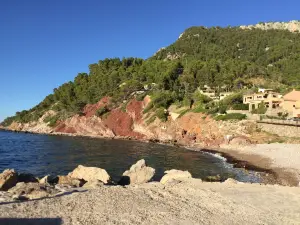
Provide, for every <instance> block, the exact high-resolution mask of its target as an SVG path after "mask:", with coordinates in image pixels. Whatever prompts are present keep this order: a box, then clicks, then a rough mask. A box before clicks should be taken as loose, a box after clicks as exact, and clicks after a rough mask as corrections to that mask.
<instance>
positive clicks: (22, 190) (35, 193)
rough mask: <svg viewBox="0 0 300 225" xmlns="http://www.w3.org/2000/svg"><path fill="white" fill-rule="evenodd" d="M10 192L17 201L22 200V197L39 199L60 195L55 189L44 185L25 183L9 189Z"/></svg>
mask: <svg viewBox="0 0 300 225" xmlns="http://www.w3.org/2000/svg"><path fill="white" fill-rule="evenodd" d="M8 192H9V193H11V194H13V195H14V196H17V197H16V198H17V199H20V196H21V197H22V198H24V199H38V198H44V197H49V196H51V195H53V194H56V193H58V191H57V190H55V189H54V188H53V187H50V186H47V185H44V184H40V183H24V182H20V183H17V185H16V186H15V187H13V188H11V189H9V190H8Z"/></svg>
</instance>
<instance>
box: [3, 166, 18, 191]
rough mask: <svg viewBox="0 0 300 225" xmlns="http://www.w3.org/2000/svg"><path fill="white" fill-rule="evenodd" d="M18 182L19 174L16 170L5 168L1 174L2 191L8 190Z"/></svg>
mask: <svg viewBox="0 0 300 225" xmlns="http://www.w3.org/2000/svg"><path fill="white" fill-rule="evenodd" d="M17 182H18V174H17V173H16V172H15V171H14V170H10V169H7V170H4V171H3V173H1V174H0V191H7V190H8V189H10V188H12V187H13V186H15V185H16V184H17Z"/></svg>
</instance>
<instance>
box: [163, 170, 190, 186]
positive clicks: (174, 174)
mask: <svg viewBox="0 0 300 225" xmlns="http://www.w3.org/2000/svg"><path fill="white" fill-rule="evenodd" d="M165 173H166V175H164V176H163V177H162V178H161V180H160V183H162V184H166V183H169V182H170V181H174V180H182V179H189V178H192V175H191V174H190V172H189V171H182V170H174V169H173V170H167V171H165Z"/></svg>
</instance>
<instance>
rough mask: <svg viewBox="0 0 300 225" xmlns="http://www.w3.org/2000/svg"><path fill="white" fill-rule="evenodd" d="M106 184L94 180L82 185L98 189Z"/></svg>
mask: <svg viewBox="0 0 300 225" xmlns="http://www.w3.org/2000/svg"><path fill="white" fill-rule="evenodd" d="M103 186H104V183H103V182H102V181H100V180H92V181H88V182H86V183H85V184H84V185H83V186H82V187H83V188H86V189H97V188H101V187H103Z"/></svg>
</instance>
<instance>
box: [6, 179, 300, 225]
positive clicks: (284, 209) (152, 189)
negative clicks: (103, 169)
mask: <svg viewBox="0 0 300 225" xmlns="http://www.w3.org/2000/svg"><path fill="white" fill-rule="evenodd" d="M299 209H300V188H299V187H284V186H277V185H260V184H244V183H237V184H236V183H233V182H227V183H204V182H201V181H200V180H197V179H189V180H185V181H183V182H181V183H178V182H173V183H171V184H168V185H166V186H164V185H162V184H160V183H147V184H143V185H139V186H128V187H125V188H123V187H121V186H104V187H101V188H99V189H96V190H90V191H86V192H82V193H73V194H70V195H65V196H62V197H56V198H48V199H42V200H34V201H28V202H20V203H5V204H1V205H0V224H1V225H2V224H34V225H35V224H46V225H52V224H55V225H58V224H74V225H76V224H87V225H93V224H147V225H148V224H280V225H281V224H300V210H299ZM1 218H2V219H1ZM3 218H6V219H3ZM8 218H11V219H8ZM17 218H19V220H17ZM25 218H30V219H29V220H26V219H25ZM34 218H35V219H36V220H34ZM37 218H39V219H37ZM34 221H35V223H34ZM9 222H11V223H9ZM26 222H28V223H26ZM29 222H31V223H29Z"/></svg>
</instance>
